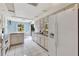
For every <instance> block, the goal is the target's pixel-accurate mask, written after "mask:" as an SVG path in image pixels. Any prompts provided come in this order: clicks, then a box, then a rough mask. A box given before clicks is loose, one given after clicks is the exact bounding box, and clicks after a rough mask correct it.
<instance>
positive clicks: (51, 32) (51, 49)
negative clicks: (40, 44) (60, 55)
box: [48, 15, 57, 56]
mask: <svg viewBox="0 0 79 59" xmlns="http://www.w3.org/2000/svg"><path fill="white" fill-rule="evenodd" d="M56 28H57V23H56V15H50V16H49V17H48V53H49V55H50V56H56V55H57V44H56V42H57V35H56V34H57V32H56V31H57V29H56Z"/></svg>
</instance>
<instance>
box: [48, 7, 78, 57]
mask: <svg viewBox="0 0 79 59" xmlns="http://www.w3.org/2000/svg"><path fill="white" fill-rule="evenodd" d="M77 11H78V10H77V9H76V8H74V7H73V8H70V9H66V10H64V11H62V12H59V13H57V14H55V15H51V16H49V55H52V56H54V55H57V56H77V55H78V12H77ZM54 20H55V21H56V22H54ZM51 33H54V37H53V38H50V35H51Z"/></svg>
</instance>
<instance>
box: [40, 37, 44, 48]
mask: <svg viewBox="0 0 79 59" xmlns="http://www.w3.org/2000/svg"><path fill="white" fill-rule="evenodd" d="M41 46H42V47H44V36H41Z"/></svg>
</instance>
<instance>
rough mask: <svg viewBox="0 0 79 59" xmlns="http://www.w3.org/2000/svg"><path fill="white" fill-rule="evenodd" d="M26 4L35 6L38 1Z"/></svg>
mask: <svg viewBox="0 0 79 59" xmlns="http://www.w3.org/2000/svg"><path fill="white" fill-rule="evenodd" d="M28 4H30V5H32V6H37V5H38V3H28Z"/></svg>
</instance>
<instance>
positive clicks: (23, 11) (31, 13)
mask: <svg viewBox="0 0 79 59" xmlns="http://www.w3.org/2000/svg"><path fill="white" fill-rule="evenodd" d="M14 6H15V14H16V16H19V17H24V18H27V19H34V18H35V17H38V16H39V15H40V14H42V13H44V12H46V10H47V9H48V8H49V7H50V6H51V4H50V3H40V4H37V5H36V6H35V5H33V4H28V3H21V4H14Z"/></svg>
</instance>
